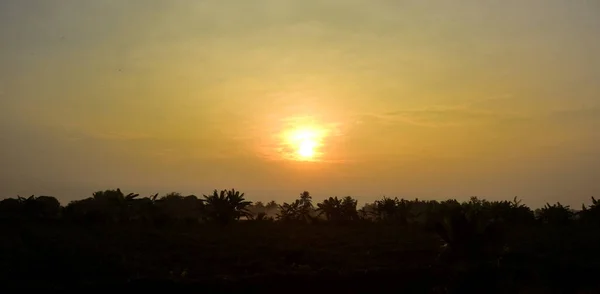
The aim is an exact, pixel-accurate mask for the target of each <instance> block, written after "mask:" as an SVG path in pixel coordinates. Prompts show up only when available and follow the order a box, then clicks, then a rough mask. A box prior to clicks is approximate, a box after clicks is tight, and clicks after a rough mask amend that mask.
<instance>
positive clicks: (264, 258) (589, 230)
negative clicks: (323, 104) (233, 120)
mask: <svg viewBox="0 0 600 294" xmlns="http://www.w3.org/2000/svg"><path fill="white" fill-rule="evenodd" d="M0 229H1V240H2V241H1V242H0V249H1V255H0V277H1V278H0V279H1V280H0V291H1V290H2V289H37V288H39V289H42V288H43V289H56V290H59V289H75V288H79V289H81V290H87V289H95V290H98V289H107V290H115V291H124V290H128V289H129V290H148V291H150V290H152V291H157V290H160V289H163V290H176V289H195V290H197V291H208V292H211V291H245V292H258V291H260V292H261V293H266V292H277V293H290V292H302V293H306V292H309V291H310V292H317V293H318V292H332V291H333V293H373V292H374V291H386V292H392V291H393V292H407V293H600V287H599V284H600V282H599V280H598V279H597V277H598V274H599V273H600V270H599V269H600V234H599V233H600V202H598V201H596V199H593V198H592V203H591V204H590V205H588V206H585V205H584V206H583V208H582V209H581V210H579V211H574V210H572V209H571V208H570V207H568V206H563V205H561V204H560V203H557V204H554V205H550V204H547V205H546V206H544V207H542V208H540V209H537V210H535V211H532V210H531V209H530V208H528V207H527V206H525V205H523V204H521V203H520V202H519V201H518V200H517V199H516V198H515V199H514V200H512V201H500V202H496V201H495V202H490V201H486V200H482V199H478V198H476V197H473V198H471V199H470V201H468V202H462V203H461V202H458V201H456V200H447V201H442V202H439V201H423V200H418V199H417V200H404V199H397V198H385V197H384V198H383V199H381V200H378V201H375V202H374V203H371V204H366V205H364V206H363V207H362V208H360V209H358V206H357V201H356V200H354V199H353V198H352V197H344V198H341V199H340V198H337V197H332V198H328V199H326V200H324V201H323V202H321V203H316V204H313V201H312V198H311V196H310V194H309V193H308V192H303V193H302V194H300V197H299V198H298V199H297V200H295V201H294V202H291V203H283V204H281V205H279V204H277V203H275V202H269V203H261V202H256V203H252V202H250V201H247V200H246V199H245V197H244V194H243V193H240V192H239V191H235V190H223V191H217V190H215V191H214V192H213V193H212V194H209V195H203V197H196V196H193V195H191V196H182V195H180V194H178V193H171V194H168V195H165V196H162V197H159V196H158V195H153V196H151V197H140V196H139V195H138V194H127V195H126V194H124V193H122V192H121V191H120V190H118V189H117V190H107V191H101V192H96V193H94V194H93V197H90V198H87V199H83V200H78V201H73V202H71V203H69V204H68V205H66V206H65V207H62V206H61V205H60V203H59V202H58V201H57V200H56V199H55V198H53V197H48V196H40V197H34V196H31V197H29V198H22V197H18V198H16V199H14V198H10V199H5V200H2V201H1V202H0Z"/></svg>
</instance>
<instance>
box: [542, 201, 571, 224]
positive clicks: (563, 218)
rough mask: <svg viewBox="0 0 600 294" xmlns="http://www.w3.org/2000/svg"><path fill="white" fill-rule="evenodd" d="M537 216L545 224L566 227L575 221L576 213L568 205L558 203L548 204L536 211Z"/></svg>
mask: <svg viewBox="0 0 600 294" xmlns="http://www.w3.org/2000/svg"><path fill="white" fill-rule="evenodd" d="M536 216H537V218H538V220H540V221H541V222H542V223H544V224H549V225H554V226H564V225H568V224H570V223H571V222H572V221H573V218H574V217H575V213H574V212H573V211H572V210H571V208H570V207H569V206H568V205H562V204H560V202H558V203H556V204H553V205H550V204H548V203H546V206H544V207H542V208H541V209H537V210H536Z"/></svg>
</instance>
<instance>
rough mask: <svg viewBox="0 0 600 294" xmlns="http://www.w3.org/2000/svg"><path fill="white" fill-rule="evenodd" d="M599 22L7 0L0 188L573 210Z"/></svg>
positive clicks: (445, 6) (595, 185)
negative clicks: (229, 193) (229, 191)
mask: <svg viewBox="0 0 600 294" xmlns="http://www.w3.org/2000/svg"><path fill="white" fill-rule="evenodd" d="M599 36H600V3H599V2H598V1H593V0H589V1H584V0H582V1H566V0H528V1H522V0H486V1H481V0H462V1H442V0H440V1H433V0H431V1H426V0H301V1H300V0H254V1H247V0H205V1H189V0H171V1H162V0H160V1H159V0H129V1H123V0H102V1H97V0H96V1H94V0H54V1H47V0H0V44H2V45H1V46H0V195H1V196H0V197H1V198H6V197H14V196H16V195H21V196H25V195H27V196H28V195H31V194H35V195H52V196H56V197H57V198H58V199H59V200H60V201H61V202H62V203H63V204H66V203H68V202H69V201H71V200H74V199H81V198H86V197H89V196H91V194H92V192H94V191H97V190H104V189H112V188H117V187H119V188H121V189H122V190H124V191H125V192H136V193H140V194H142V195H150V194H154V193H157V192H160V193H167V192H171V191H178V192H181V193H184V194H195V195H202V194H208V193H210V192H211V191H212V190H213V189H226V188H236V189H238V190H241V191H244V192H245V193H246V196H247V198H249V199H250V200H254V201H259V200H260V201H267V200H271V199H273V200H276V201H278V202H283V201H290V200H293V199H294V198H296V197H297V196H298V195H299V194H300V192H302V191H304V190H308V191H310V192H311V194H312V195H313V197H314V199H315V200H321V199H323V198H325V197H329V196H346V195H352V196H354V197H356V198H357V199H358V200H359V205H361V204H360V203H363V204H364V203H365V202H371V201H373V200H375V199H378V198H381V197H382V196H384V195H385V196H388V197H399V198H400V197H404V198H409V199H412V198H417V197H418V198H420V199H438V200H442V199H448V198H456V199H459V200H464V199H468V197H470V196H479V197H481V198H486V199H490V200H504V199H507V200H508V199H512V198H513V197H515V196H518V197H519V198H521V199H523V201H524V203H526V204H529V205H532V206H540V205H543V204H545V203H546V202H550V203H554V202H557V201H560V202H561V203H563V204H570V205H572V206H574V207H580V206H581V203H583V202H586V203H589V202H590V201H589V199H590V197H591V196H600V193H599V192H600V181H598V179H599V178H598V176H597V172H598V170H599V169H600V132H598V131H597V130H598V129H600V84H599V83H598V82H599V81H600V54H598V52H600V37H599ZM301 132H305V133H307V134H308V135H309V136H312V138H313V139H307V140H308V141H307V142H308V143H310V144H309V145H311V147H310V148H309V149H310V150H309V151H311V152H310V153H311V154H312V156H309V157H310V158H302V157H301V156H298V154H299V153H298V152H296V151H298V150H299V149H298V148H300V149H301V147H299V146H300V145H298V144H299V143H294V142H292V141H293V140H292V139H291V138H292V137H294V136H295V135H298V134H300V133H301ZM307 148H308V147H307ZM300 153H302V152H300Z"/></svg>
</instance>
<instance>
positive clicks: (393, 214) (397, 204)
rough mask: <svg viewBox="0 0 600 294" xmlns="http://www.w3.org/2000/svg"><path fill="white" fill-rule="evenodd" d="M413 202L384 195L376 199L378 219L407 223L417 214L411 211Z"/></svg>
mask: <svg viewBox="0 0 600 294" xmlns="http://www.w3.org/2000/svg"><path fill="white" fill-rule="evenodd" d="M411 209H412V203H411V202H410V201H407V200H404V199H402V200H398V198H394V199H392V198H387V197H385V196H384V197H383V199H382V200H377V201H375V214H376V217H377V219H378V220H380V221H385V222H396V223H399V224H401V225H405V224H407V223H408V221H409V220H411V219H412V218H413V217H414V216H415V215H414V214H413V213H412V211H411Z"/></svg>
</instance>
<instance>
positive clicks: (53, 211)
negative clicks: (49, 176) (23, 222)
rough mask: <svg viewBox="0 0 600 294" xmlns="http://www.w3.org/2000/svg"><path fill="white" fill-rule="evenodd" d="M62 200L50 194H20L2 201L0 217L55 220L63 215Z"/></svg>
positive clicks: (0, 203)
mask: <svg viewBox="0 0 600 294" xmlns="http://www.w3.org/2000/svg"><path fill="white" fill-rule="evenodd" d="M61 210H62V207H61V206H60V202H58V200H57V199H56V198H54V197H50V196H39V197H35V196H33V195H32V196H30V197H28V198H24V197H20V196H18V197H17V198H16V199H15V198H8V199H4V200H2V201H0V219H37V220H53V219H58V218H59V217H60V216H61Z"/></svg>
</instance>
